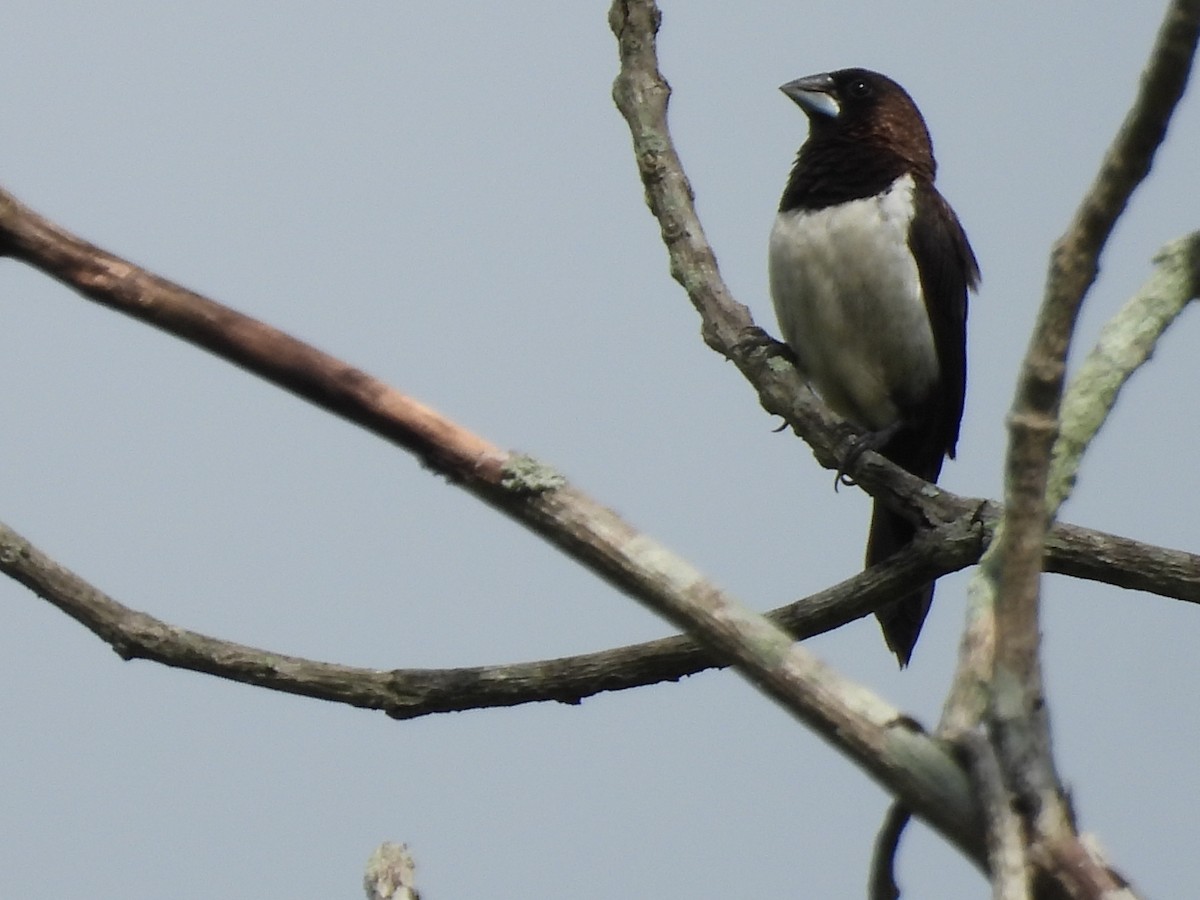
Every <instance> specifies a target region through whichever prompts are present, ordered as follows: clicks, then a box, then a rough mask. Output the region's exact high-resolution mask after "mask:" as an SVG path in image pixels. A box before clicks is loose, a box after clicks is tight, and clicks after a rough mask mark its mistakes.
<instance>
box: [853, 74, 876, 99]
mask: <svg viewBox="0 0 1200 900" xmlns="http://www.w3.org/2000/svg"><path fill="white" fill-rule="evenodd" d="M850 96H851V97H857V98H859V99H860V100H861V99H862V98H863V97H870V96H871V85H870V84H868V83H867V82H866V81H864V80H863V79H861V78H859V79H858V80H857V81H852V82H850Z"/></svg>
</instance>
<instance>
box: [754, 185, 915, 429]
mask: <svg viewBox="0 0 1200 900" xmlns="http://www.w3.org/2000/svg"><path fill="white" fill-rule="evenodd" d="M913 194H914V182H913V179H912V177H911V176H908V175H905V176H903V177H901V178H899V179H897V180H896V181H895V182H893V183H892V185H891V187H889V188H888V189H887V190H886V191H884V192H883V193H881V194H878V195H877V196H874V197H868V198H865V199H862V200H853V201H850V202H848V203H842V204H838V205H836V206H832V207H827V208H826V209H821V210H817V211H815V212H810V211H796V212H783V213H780V214H779V215H778V216H777V217H776V220H775V225H774V227H773V228H772V230H771V241H770V255H769V273H770V283H771V297H772V299H773V300H774V303H775V314H776V316H777V317H778V319H779V327H780V329H781V330H782V332H783V339H784V340H785V341H786V342H787V343H788V345H789V346H790V347H791V348H792V350H793V351H794V352H795V353H796V356H797V357H798V358H799V361H800V365H801V368H802V370H803V372H804V374H805V376H806V377H807V378H808V380H809V383H810V384H811V385H812V386H813V388H815V389H816V391H817V392H818V393H820V394H821V396H822V397H823V398H824V400H825V402H826V403H828V404H829V406H830V407H832V408H833V409H834V410H835V411H836V412H838V413H839V414H841V415H842V416H844V417H846V418H848V419H850V420H851V421H853V422H855V423H857V424H858V425H859V426H861V427H863V428H867V429H870V430H873V431H878V430H880V429H883V428H886V427H888V426H889V425H892V424H893V423H895V422H896V421H897V420H898V419H899V418H900V416H901V414H902V410H903V408H904V407H908V406H912V405H915V404H917V403H920V402H921V401H923V400H924V399H925V398H926V397H928V395H929V393H930V392H931V391H932V390H934V389H935V388H936V385H937V381H938V362H937V351H936V349H935V347H934V343H933V332H932V330H931V329H930V325H929V314H928V312H927V311H926V308H925V301H924V298H923V296H922V292H921V280H920V276H919V275H918V272H917V265H916V262H915V261H914V259H913V256H912V252H911V250H910V249H909V243H908V234H909V225H910V223H911V222H912V218H913V215H914V212H915V206H914V202H913Z"/></svg>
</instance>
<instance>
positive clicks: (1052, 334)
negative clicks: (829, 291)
mask: <svg viewBox="0 0 1200 900" xmlns="http://www.w3.org/2000/svg"><path fill="white" fill-rule="evenodd" d="M1198 35H1200V2H1197V0H1176V2H1174V3H1172V4H1171V5H1170V6H1169V7H1168V10H1167V14H1166V18H1165V20H1164V22H1163V24H1162V27H1161V28H1160V30H1159V34H1158V37H1157V40H1156V43H1155V46H1154V48H1153V50H1152V52H1151V56H1150V61H1149V64H1148V67H1147V69H1146V72H1145V73H1144V74H1143V78H1142V84H1141V89H1140V91H1139V93H1138V96H1137V99H1136V100H1135V102H1134V105H1133V107H1132V109H1131V110H1130V112H1129V114H1128V115H1127V116H1126V119H1125V122H1124V123H1123V124H1122V126H1121V129H1120V131H1119V132H1118V134H1117V136H1116V138H1115V139H1114V141H1113V144H1112V146H1111V147H1110V148H1109V150H1108V153H1107V154H1106V155H1105V158H1104V161H1103V163H1102V165H1101V169H1100V172H1099V173H1098V175H1097V177H1096V180H1095V182H1094V183H1093V185H1092V186H1091V188H1090V189H1089V191H1088V192H1087V194H1086V195H1085V197H1084V199H1083V202H1082V203H1081V205H1080V207H1079V210H1078V212H1077V213H1076V215H1075V218H1074V220H1073V221H1072V223H1071V225H1070V227H1069V228H1068V230H1067V233H1066V234H1065V235H1064V236H1063V237H1062V238H1061V239H1060V240H1059V242H1058V244H1057V245H1056V247H1055V249H1054V252H1053V254H1052V256H1051V264H1050V272H1049V276H1048V279H1047V285H1046V293H1045V298H1044V300H1043V303H1042V306H1041V309H1040V311H1039V314H1038V320H1037V323H1036V326H1035V329H1034V332H1033V336H1032V338H1031V341H1030V346H1029V349H1028V350H1027V352H1026V357H1025V361H1024V363H1023V365H1022V368H1021V372H1020V375H1019V377H1018V386H1017V391H1016V396H1015V399H1014V402H1013V409H1012V412H1011V414H1010V416H1009V430H1010V440H1009V450H1008V456H1007V460H1006V464H1005V490H1006V514H1005V520H1004V523H1003V525H1002V527H1001V533H1000V535H999V538H998V543H997V551H998V552H997V554H996V557H995V566H994V567H993V566H991V565H989V564H988V561H987V560H985V563H984V565H983V566H981V569H980V572H981V573H985V574H987V575H988V576H989V577H990V579H991V580H992V584H993V585H994V586H996V587H998V590H996V591H995V619H996V627H995V658H994V664H993V670H992V678H991V691H992V697H991V705H990V710H989V711H990V721H991V731H992V734H993V736H994V738H995V740H996V747H997V750H998V755H999V759H1000V765H1001V769H1002V771H1003V774H1004V779H1005V783H1006V785H1007V787H1008V789H1009V790H1011V791H1012V792H1013V793H1014V794H1015V795H1016V797H1017V798H1018V801H1019V803H1020V804H1021V805H1022V808H1023V809H1024V810H1025V812H1026V815H1027V817H1028V825H1029V827H1030V829H1031V832H1032V835H1033V840H1034V843H1035V845H1039V844H1040V845H1042V846H1043V847H1044V848H1055V849H1054V851H1053V852H1051V853H1049V854H1048V858H1059V857H1060V856H1066V857H1069V858H1070V860H1071V862H1072V863H1073V864H1078V866H1079V868H1073V867H1070V866H1068V867H1059V866H1051V867H1050V868H1049V869H1048V871H1049V872H1050V873H1051V874H1052V875H1053V877H1054V878H1055V879H1056V880H1058V882H1059V883H1060V884H1061V885H1063V886H1064V887H1065V888H1066V889H1067V890H1068V891H1069V892H1070V894H1071V895H1072V896H1077V897H1099V896H1100V891H1101V890H1104V889H1107V888H1109V887H1111V888H1114V889H1115V887H1116V885H1115V884H1114V883H1113V882H1112V880H1111V879H1109V878H1107V877H1106V873H1105V872H1104V871H1103V870H1102V869H1099V868H1098V867H1095V866H1091V865H1089V864H1088V857H1087V856H1086V854H1083V853H1076V852H1073V851H1072V850H1071V849H1070V848H1072V847H1075V846H1077V838H1076V836H1075V831H1074V825H1073V823H1072V821H1071V816H1070V811H1069V809H1068V808H1067V803H1066V801H1065V798H1064V796H1063V790H1062V787H1061V786H1060V784H1059V779H1058V776H1057V773H1056V772H1055V768H1054V759H1053V755H1052V752H1051V747H1050V730H1049V713H1048V710H1047V707H1046V703H1045V698H1044V696H1043V689H1042V677H1041V662H1040V631H1039V609H1038V607H1039V603H1038V600H1039V587H1040V579H1041V572H1042V558H1043V555H1044V545H1045V538H1046V532H1047V529H1048V526H1049V522H1050V520H1051V518H1052V516H1053V510H1051V509H1049V508H1048V506H1047V479H1048V472H1049V466H1050V456H1051V450H1052V448H1053V446H1054V442H1055V439H1056V438H1057V435H1058V414H1059V404H1060V401H1061V397H1062V388H1063V378H1064V373H1065V371H1066V358H1067V353H1068V350H1069V348H1070V343H1071V338H1072V334H1073V332H1074V328H1075V322H1076V319H1077V317H1078V313H1079V309H1080V306H1081V304H1082V302H1083V298H1084V295H1085V294H1086V293H1087V290H1088V288H1089V287H1090V286H1091V284H1092V282H1093V281H1094V279H1095V277H1096V272H1097V271H1098V265H1099V257H1100V253H1101V251H1102V250H1103V248H1104V245H1105V243H1106V242H1107V240H1108V236H1109V234H1110V233H1111V230H1112V227H1113V225H1114V224H1115V223H1116V221H1117V218H1118V217H1119V216H1120V214H1121V212H1122V211H1123V210H1124V208H1125V205H1126V203H1127V202H1128V199H1129V197H1130V195H1131V194H1132V192H1133V190H1134V189H1135V188H1136V187H1137V185H1138V184H1139V183H1140V182H1141V180H1142V179H1143V178H1144V177H1145V176H1146V174H1147V173H1148V172H1149V169H1150V164H1151V161H1152V160H1153V157H1154V153H1155V151H1156V150H1157V148H1158V146H1159V144H1160V143H1161V142H1162V140H1163V138H1164V137H1165V135H1166V130H1167V123H1168V122H1169V121H1170V117H1171V114H1172V112H1173V111H1174V109H1175V106H1176V104H1177V102H1178V101H1179V98H1180V97H1181V96H1182V94H1183V90H1184V87H1185V86H1186V84H1187V78H1188V74H1189V71H1190V69H1191V60H1192V56H1193V55H1194V53H1195V48H1196V42H1197V37H1198ZM1064 848H1066V849H1064ZM1047 861H1048V859H1047V860H1042V862H1043V864H1045V862H1047Z"/></svg>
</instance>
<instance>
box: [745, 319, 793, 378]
mask: <svg viewBox="0 0 1200 900" xmlns="http://www.w3.org/2000/svg"><path fill="white" fill-rule="evenodd" d="M733 350H734V352H736V353H753V352H754V351H755V350H762V351H764V352H765V353H767V354H768V355H769V356H778V357H780V358H781V359H785V360H787V361H788V362H790V363H791V364H792V365H793V366H796V354H795V353H793V352H792V348H791V347H789V346H788V345H787V344H784V343H782V342H781V341H777V340H775V338H773V337H771V335H769V334H767V333H766V332H765V331H763V330H762V329H761V328H759V327H758V326H757V325H754V326H751V327H750V328H744V329H742V333H741V334H740V335H738V339H737V343H735V344H734V346H733ZM797 368H799V366H797Z"/></svg>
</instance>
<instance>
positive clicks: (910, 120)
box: [780, 69, 935, 179]
mask: <svg viewBox="0 0 1200 900" xmlns="http://www.w3.org/2000/svg"><path fill="white" fill-rule="evenodd" d="M780 90H781V91H783V93H784V94H786V95H787V96H788V97H789V98H791V99H792V100H793V101H795V102H796V104H797V105H798V106H799V107H800V108H801V109H802V110H804V114H805V115H806V116H808V121H809V129H810V138H809V140H810V141H822V142H824V141H828V142H836V143H843V142H854V143H859V142H862V143H867V144H870V145H874V146H875V147H877V148H879V149H880V150H885V151H887V152H890V153H894V154H896V155H898V156H900V157H901V158H902V159H904V160H905V162H906V163H907V165H908V167H909V168H910V169H911V170H912V171H914V172H917V173H924V174H927V175H928V177H929V178H930V179H932V178H933V175H934V168H935V164H934V161H933V146H932V143H931V142H930V139H929V131H928V129H927V128H926V127H925V120H924V118H922V116H921V113H920V111H919V110H918V109H917V105H916V104H915V103H913V100H912V98H911V97H910V96H909V95H908V92H907V91H905V90H904V88H902V87H900V85H898V84H896V82H894V81H892V80H891V79H890V78H888V77H887V76H885V75H880V74H879V73H878V72H872V71H870V70H868V69H841V70H839V71H837V72H823V73H821V74H820V75H808V76H806V77H804V78H797V79H796V80H795V81H789V82H788V83H787V84H785V85H783V86H781V87H780Z"/></svg>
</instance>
